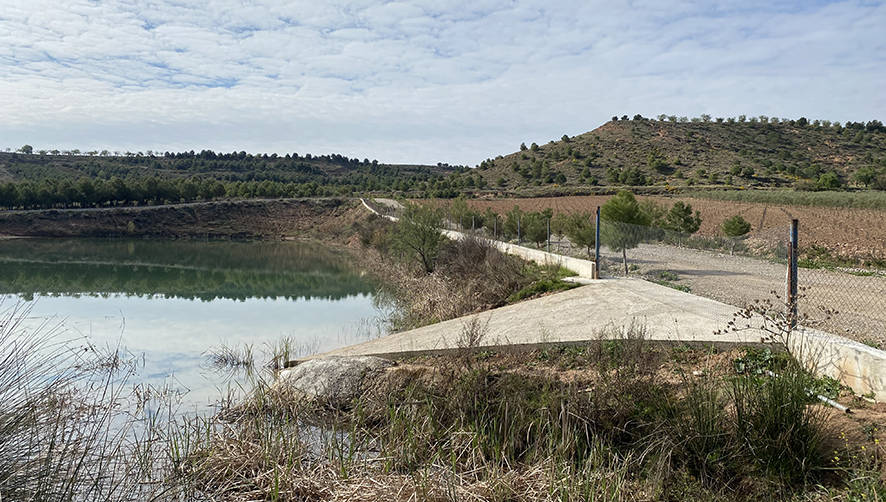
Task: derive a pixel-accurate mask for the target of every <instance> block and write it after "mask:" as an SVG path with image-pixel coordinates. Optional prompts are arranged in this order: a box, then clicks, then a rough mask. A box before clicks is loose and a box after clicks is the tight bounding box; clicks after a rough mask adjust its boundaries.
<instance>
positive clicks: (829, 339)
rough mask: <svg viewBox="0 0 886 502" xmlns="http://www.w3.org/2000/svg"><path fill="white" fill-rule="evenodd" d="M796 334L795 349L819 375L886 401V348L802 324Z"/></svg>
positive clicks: (792, 344) (791, 344) (880, 400)
mask: <svg viewBox="0 0 886 502" xmlns="http://www.w3.org/2000/svg"><path fill="white" fill-rule="evenodd" d="M796 335H797V336H794V337H792V338H791V340H789V342H788V343H789V346H790V347H791V352H793V353H794V354H796V356H797V358H798V359H799V360H800V361H801V362H802V363H804V364H806V365H807V367H809V368H810V369H812V371H814V372H815V373H816V374H818V375H826V376H829V377H831V378H834V379H835V380H838V381H839V382H840V383H842V384H843V385H846V386H847V387H849V388H851V389H852V390H853V391H854V392H855V393H856V394H859V395H863V396H871V395H872V396H873V398H874V399H875V400H876V401H879V402H883V401H886V351H882V350H880V349H875V348H873V347H869V346H867V345H865V344H863V343H861V342H856V341H854V340H850V339H848V338H844V337H842V336H838V335H833V334H830V333H826V332H824V331H819V330H816V329H813V328H806V327H801V328H799V331H798V332H797V334H796Z"/></svg>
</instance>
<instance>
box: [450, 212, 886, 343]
mask: <svg viewBox="0 0 886 502" xmlns="http://www.w3.org/2000/svg"><path fill="white" fill-rule="evenodd" d="M441 209H442V210H443V211H444V213H445V214H444V220H445V224H446V225H447V226H448V227H449V228H450V229H457V230H462V231H471V230H473V231H475V232H478V233H480V234H481V235H485V236H486V237H488V238H494V239H497V240H504V241H509V242H512V243H517V244H520V245H523V246H527V247H531V248H538V249H542V250H549V251H550V252H553V253H557V254H563V255H567V256H573V257H576V258H585V259H593V258H594V249H593V237H592V235H593V233H594V232H593V230H594V225H595V222H594V214H593V212H587V211H585V212H581V213H565V212H561V213H558V214H557V215H554V214H552V213H551V212H547V213H543V212H536V213H506V214H494V213H489V212H488V211H487V213H486V214H484V213H480V212H479V211H476V212H469V213H465V214H459V213H457V212H455V211H453V210H451V209H450V208H449V207H448V206H444V207H443V208H441ZM778 216H781V215H778ZM770 217H772V215H770ZM570 219H571V220H572V223H569V222H570ZM558 220H559V221H558ZM579 220H583V221H579ZM577 221H578V222H579V223H582V224H583V225H584V228H583V229H579V230H576V229H575V228H573V229H572V231H571V232H569V231H568V229H567V227H568V226H569V225H570V224H571V225H575V224H576V222H577ZM790 222H791V215H790V214H785V215H784V225H783V226H774V227H772V226H770V227H769V228H766V229H763V230H761V229H759V228H757V227H754V230H753V231H752V232H750V233H749V234H748V236H746V237H726V236H713V235H697V234H690V233H687V232H680V231H675V230H669V229H663V228H660V227H655V226H643V225H631V224H626V223H620V222H614V221H606V220H605V219H603V220H601V222H600V253H601V254H600V259H599V262H600V274H601V277H603V278H606V277H624V276H625V275H626V274H627V275H628V276H634V277H640V278H643V279H646V280H649V281H652V282H655V283H658V284H661V285H664V286H668V287H672V288H675V289H678V290H681V291H685V292H688V293H692V294H696V295H699V296H703V297H707V298H711V299H714V300H718V301H721V302H723V303H727V304H729V305H734V306H735V307H737V310H738V309H741V308H744V307H745V306H747V305H750V304H752V303H754V302H758V301H767V300H769V301H772V302H773V303H775V304H779V303H782V304H786V303H787V289H788V287H787V279H788V260H789V250H790V233H791V227H790ZM751 224H752V225H756V223H755V222H751ZM582 230H583V232H582ZM570 234H572V238H570ZM588 234H590V235H591V237H590V240H589V235H588ZM574 241H579V242H580V243H576V242H574ZM798 264H799V270H798V277H797V279H798V289H799V295H798V299H797V309H798V314H799V319H800V320H801V322H803V323H804V324H805V325H808V326H810V327H815V328H818V329H821V330H823V331H827V332H830V333H833V334H837V335H842V336H846V337H848V338H851V339H854V340H856V341H860V342H863V343H867V344H869V345H871V346H874V347H878V348H884V349H886V270H883V269H877V268H862V267H855V266H851V265H846V264H840V263H836V262H834V261H833V260H830V261H829V260H828V259H827V256H826V259H817V248H816V246H814V245H806V244H804V238H803V221H802V220H800V222H799V260H798Z"/></svg>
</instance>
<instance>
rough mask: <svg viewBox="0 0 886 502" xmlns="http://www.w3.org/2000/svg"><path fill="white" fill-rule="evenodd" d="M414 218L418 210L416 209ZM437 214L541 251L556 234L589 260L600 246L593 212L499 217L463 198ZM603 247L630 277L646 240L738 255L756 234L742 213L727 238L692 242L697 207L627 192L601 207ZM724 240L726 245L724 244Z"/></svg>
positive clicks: (516, 210) (726, 225)
mask: <svg viewBox="0 0 886 502" xmlns="http://www.w3.org/2000/svg"><path fill="white" fill-rule="evenodd" d="M412 211H413V214H415V211H418V209H417V208H413V209H412ZM428 211H436V212H437V213H438V216H437V218H438V219H439V220H440V221H445V220H447V219H448V220H449V221H450V222H451V223H452V224H453V225H456V226H458V227H460V228H461V229H463V230H480V229H482V230H483V231H484V233H485V234H486V235H488V236H491V237H493V238H495V239H501V240H507V241H509V240H514V239H516V240H517V241H518V242H532V243H534V244H535V245H536V246H537V247H539V248H541V247H542V245H543V244H544V243H545V242H546V241H547V240H548V239H549V238H550V237H551V236H552V235H555V236H560V237H561V238H562V237H563V236H565V237H566V238H568V239H569V242H571V243H572V244H573V245H575V246H577V247H579V248H583V249H584V250H585V251H586V253H587V257H588V258H591V257H592V252H591V250H592V249H593V248H594V246H595V244H596V221H595V219H596V218H595V214H594V213H593V212H590V211H580V212H574V213H556V214H554V212H553V210H552V209H550V208H548V209H545V210H543V211H524V210H522V209H521V208H520V207H519V206H518V205H514V207H513V208H512V209H511V210H510V211H508V212H506V213H504V214H498V213H496V212H495V211H493V210H492V209H491V208H487V209H486V210H485V211H484V212H480V211H477V210H475V209H472V208H471V207H470V206H468V204H467V201H466V200H465V199H463V198H458V199H456V200H454V201H453V202H452V203H451V204H449V206H448V207H446V208H438V209H428ZM600 216H601V228H600V233H601V237H600V239H601V244H604V245H605V246H606V247H608V248H609V249H611V250H613V251H617V252H621V253H622V259H623V262H624V267H625V274H627V273H628V264H627V253H626V251H627V250H628V249H632V248H635V247H637V246H638V245H639V244H640V243H642V242H656V241H659V242H668V243H672V244H681V245H687V244H688V245H704V246H708V247H709V246H712V245H713V246H716V247H725V248H728V249H729V250H730V252H734V250H735V247H736V245H737V244H738V243H739V242H740V241H741V239H743V238H744V237H745V236H746V235H747V234H748V233H749V232H750V230H751V225H750V223H748V222H747V221H745V220H744V218H742V217H741V216H740V215H734V216H732V217H730V218H728V219H726V220H725V221H724V222H723V223H722V224H721V226H720V230H721V232H722V234H723V236H724V237H725V239H722V238H719V239H718V238H714V239H713V241H711V242H707V241H705V242H704V243H701V242H693V239H695V241H698V240H699V239H700V238H695V237H694V236H693V234H695V233H696V232H698V230H699V228H701V223H702V218H701V214H700V213H699V211H697V210H693V208H692V205H691V204H689V203H686V202H683V201H676V202H674V204H673V205H672V206H671V207H670V208H668V207H665V206H662V205H660V204H658V203H655V202H653V201H648V200H647V201H638V200H637V199H636V197H635V196H634V194H632V193H631V192H630V191H627V190H622V191H620V192H618V193H617V194H616V195H615V196H613V197H611V198H610V199H609V200H608V201H607V202H606V203H605V204H603V205H602V206H601V207H600ZM721 239H722V241H721Z"/></svg>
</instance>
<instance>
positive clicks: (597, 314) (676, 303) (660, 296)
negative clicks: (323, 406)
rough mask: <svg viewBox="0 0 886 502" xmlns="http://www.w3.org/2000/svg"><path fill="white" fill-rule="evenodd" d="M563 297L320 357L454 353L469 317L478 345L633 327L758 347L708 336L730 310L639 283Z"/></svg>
mask: <svg viewBox="0 0 886 502" xmlns="http://www.w3.org/2000/svg"><path fill="white" fill-rule="evenodd" d="M582 282H588V283H589V284H587V285H585V286H581V287H578V288H575V289H572V290H570V291H565V292H562V293H558V294H554V295H548V296H544V297H541V298H537V299H534V300H529V301H525V302H521V303H518V304H515V305H508V306H505V307H501V308H498V309H493V310H490V311H488V312H484V313H481V314H478V315H477V316H468V317H463V318H459V319H452V320H449V321H444V322H441V323H437V324H433V325H430V326H424V327H422V328H418V329H413V330H409V331H404V332H401V333H394V334H391V335H387V336H384V337H381V338H377V339H375V340H371V341H368V342H365V343H361V344H358V345H352V346H350V347H344V348H341V349H338V350H334V351H332V352H328V353H326V354H321V355H320V356H325V355H362V354H386V353H403V352H413V351H428V350H440V349H454V348H458V339H459V336H460V335H461V333H462V330H463V327H464V326H465V324H466V323H467V322H468V321H469V320H470V318H471V317H478V318H479V319H480V321H481V322H482V323H483V324H484V325H485V328H486V336H485V338H484V340H483V341H482V345H488V346H495V345H510V344H537V343H556V342H576V341H588V340H594V339H597V338H599V337H600V335H601V332H604V331H606V330H607V329H621V328H623V327H625V326H629V325H630V324H631V323H634V324H636V325H638V326H644V327H645V329H646V331H647V338H649V339H652V340H663V341H673V342H681V341H686V342H710V341H714V342H741V343H759V342H760V341H761V335H762V333H761V332H759V331H757V330H749V331H742V332H738V333H729V334H726V335H718V336H716V337H715V336H714V334H713V333H714V331H715V330H717V329H721V328H724V327H725V326H726V323H727V322H729V321H730V320H732V318H733V314H735V312H736V311H737V310H738V309H737V308H736V307H733V306H730V305H726V304H722V303H719V302H716V301H713V300H708V299H706V298H699V297H696V296H693V295H690V294H687V293H683V292H681V291H677V290H674V289H671V288H666V287H664V286H659V285H657V284H653V283H650V282H646V281H642V280H639V279H603V280H596V281H587V280H586V281H582Z"/></svg>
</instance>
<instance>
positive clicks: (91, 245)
mask: <svg viewBox="0 0 886 502" xmlns="http://www.w3.org/2000/svg"><path fill="white" fill-rule="evenodd" d="M373 290H374V287H373V285H372V284H371V283H369V282H368V281H367V280H366V279H365V278H364V277H361V275H360V274H359V272H358V271H355V270H353V269H352V268H351V267H350V266H349V265H347V263H346V257H345V256H343V255H341V254H339V253H334V252H330V251H329V250H328V249H326V248H323V247H322V246H317V245H307V244H303V243H285V242H272V243H268V242H257V243H243V242H194V241H93V240H62V241H59V240H52V241H50V240H31V239H28V240H15V241H2V242H0V292H2V293H18V294H24V295H33V294H44V295H52V294H68V295H74V294H91V295H99V294H103V293H123V294H127V295H135V296H149V295H155V294H162V295H165V296H170V297H180V298H187V299H200V300H205V301H208V300H212V299H216V298H228V299H237V300H243V299H246V298H277V297H283V298H290V299H292V298H301V297H305V298H326V299H340V298H344V297H347V296H350V295H354V294H361V293H363V294H368V293H371V292H372V291H373Z"/></svg>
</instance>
